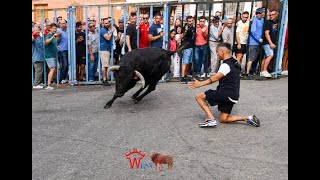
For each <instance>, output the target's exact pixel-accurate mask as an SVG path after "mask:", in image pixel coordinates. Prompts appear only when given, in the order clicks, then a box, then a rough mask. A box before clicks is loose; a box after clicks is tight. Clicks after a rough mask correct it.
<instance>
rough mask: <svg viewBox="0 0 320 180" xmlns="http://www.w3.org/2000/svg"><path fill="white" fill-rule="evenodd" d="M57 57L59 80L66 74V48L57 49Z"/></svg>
mask: <svg viewBox="0 0 320 180" xmlns="http://www.w3.org/2000/svg"><path fill="white" fill-rule="evenodd" d="M59 59H60V62H61V67H60V77H59V81H61V80H65V79H66V78H67V74H68V50H63V51H59Z"/></svg>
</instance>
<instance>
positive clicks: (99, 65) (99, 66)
mask: <svg viewBox="0 0 320 180" xmlns="http://www.w3.org/2000/svg"><path fill="white" fill-rule="evenodd" d="M100 18H101V17H100V6H98V36H99V38H98V48H99V53H98V61H99V62H98V70H99V73H98V76H99V77H98V78H99V79H98V80H99V82H100V81H101V60H100V58H101V57H100V21H101V20H100Z"/></svg>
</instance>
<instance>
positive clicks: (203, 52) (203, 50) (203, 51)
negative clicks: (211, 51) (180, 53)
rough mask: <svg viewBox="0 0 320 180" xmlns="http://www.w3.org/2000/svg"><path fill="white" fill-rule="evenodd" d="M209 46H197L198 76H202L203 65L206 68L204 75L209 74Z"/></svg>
mask: <svg viewBox="0 0 320 180" xmlns="http://www.w3.org/2000/svg"><path fill="white" fill-rule="evenodd" d="M206 56H207V44H205V45H202V46H196V48H195V66H196V69H195V70H196V75H200V74H201V67H202V64H203V66H204V73H208V66H207V57H206Z"/></svg>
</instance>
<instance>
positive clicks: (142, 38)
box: [139, 14, 150, 48]
mask: <svg viewBox="0 0 320 180" xmlns="http://www.w3.org/2000/svg"><path fill="white" fill-rule="evenodd" d="M142 21H143V22H142V23H141V24H140V26H139V33H140V35H139V48H146V47H150V41H148V31H149V27H150V24H149V15H148V14H144V15H143V19H142Z"/></svg>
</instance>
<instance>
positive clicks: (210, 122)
mask: <svg viewBox="0 0 320 180" xmlns="http://www.w3.org/2000/svg"><path fill="white" fill-rule="evenodd" d="M198 125H199V127H213V126H216V125H217V121H216V119H208V120H207V121H206V122H202V123H199V124H198Z"/></svg>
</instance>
